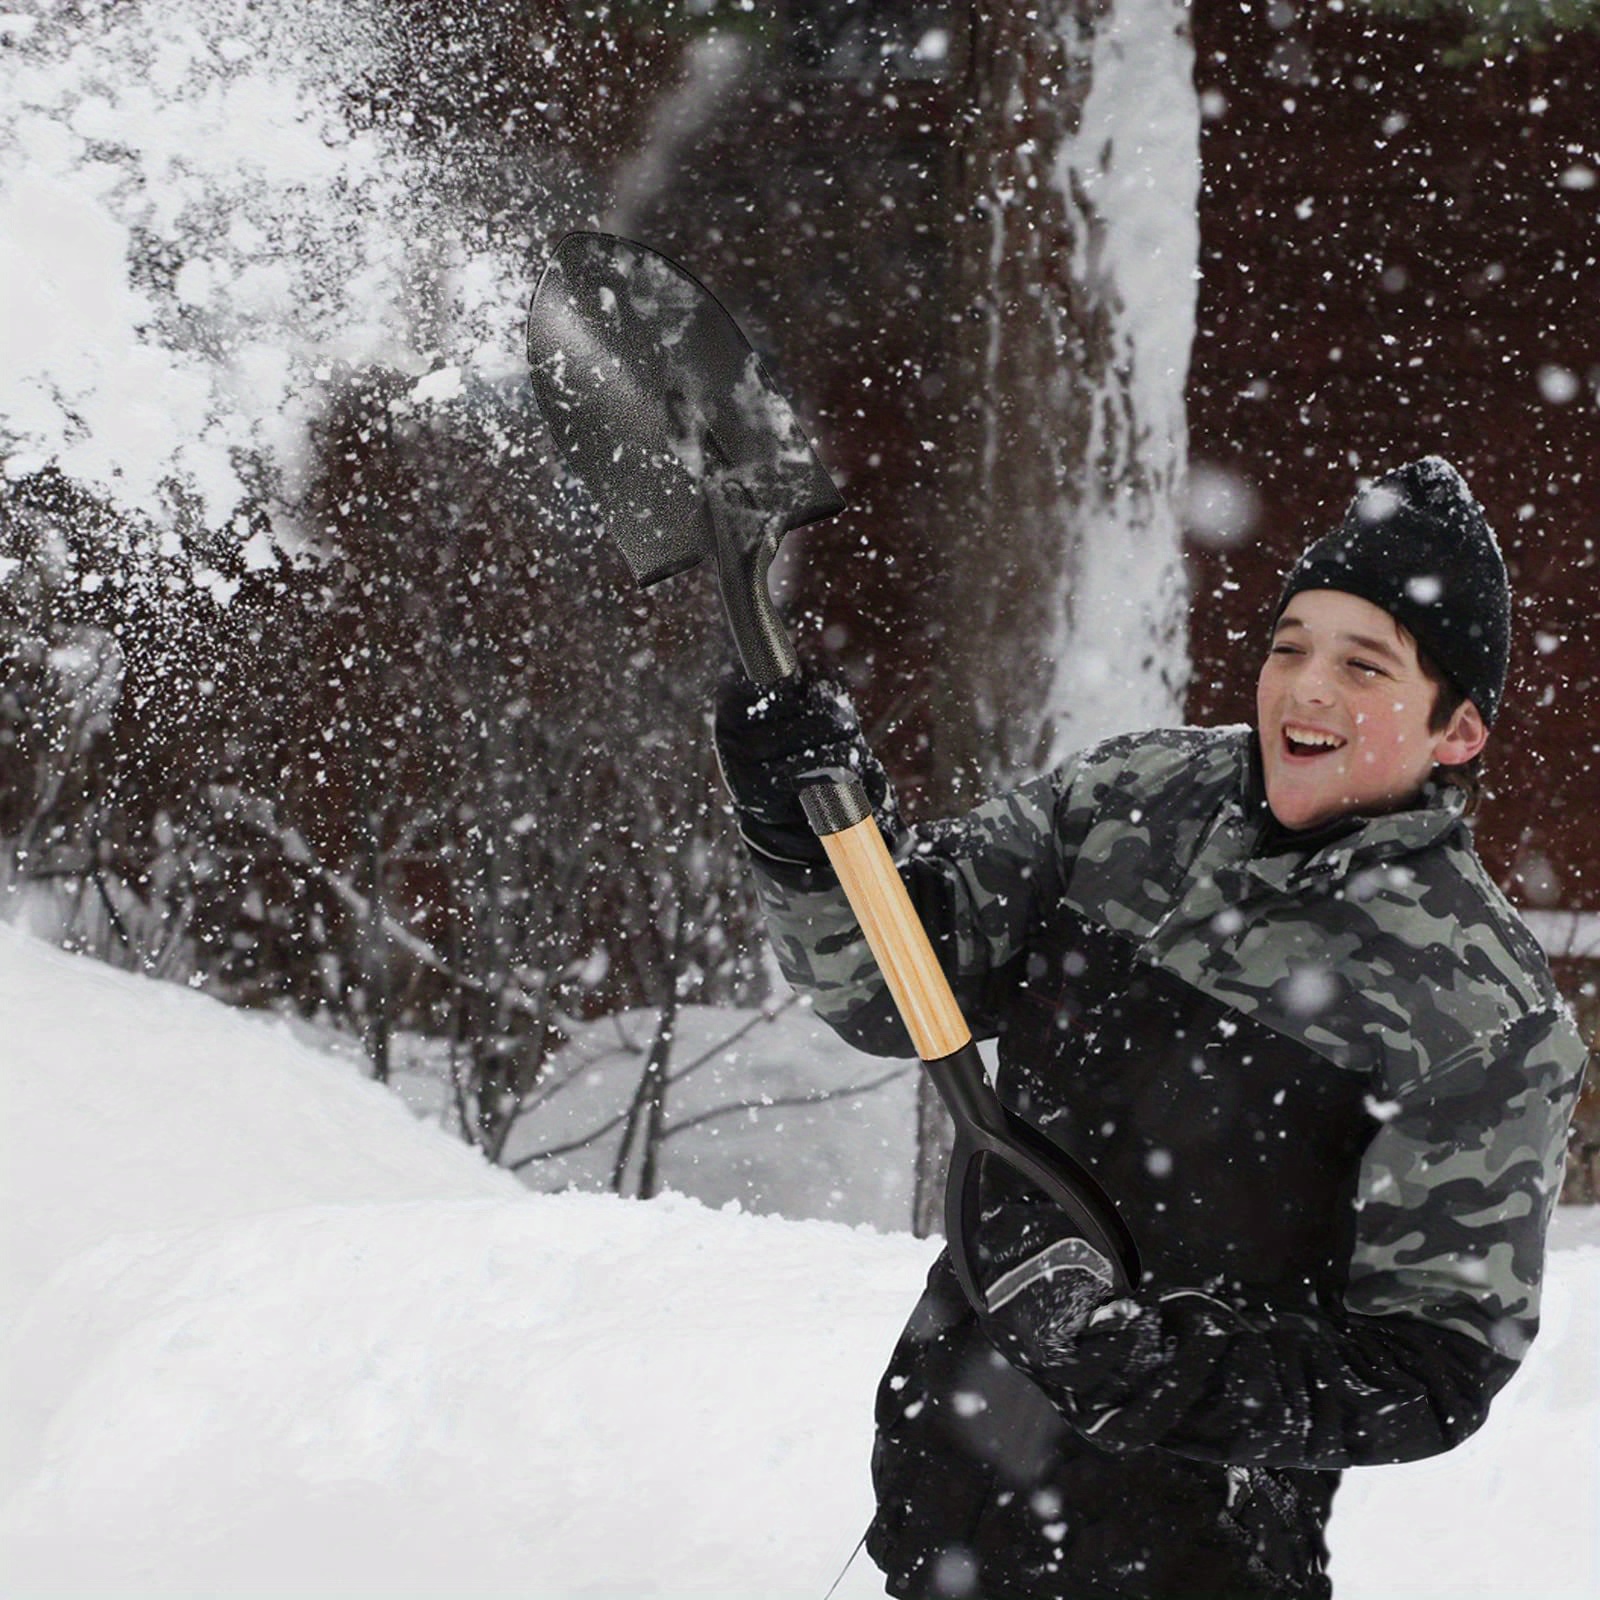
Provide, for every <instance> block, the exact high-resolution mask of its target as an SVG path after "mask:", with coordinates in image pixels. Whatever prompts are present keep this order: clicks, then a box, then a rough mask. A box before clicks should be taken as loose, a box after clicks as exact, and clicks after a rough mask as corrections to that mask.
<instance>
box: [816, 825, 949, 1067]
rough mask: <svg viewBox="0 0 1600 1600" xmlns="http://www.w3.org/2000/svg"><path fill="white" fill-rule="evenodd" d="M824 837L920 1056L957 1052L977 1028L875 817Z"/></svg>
mask: <svg viewBox="0 0 1600 1600" xmlns="http://www.w3.org/2000/svg"><path fill="white" fill-rule="evenodd" d="M820 837H821V839H822V847H823V849H824V850H826V851H827V852H828V860H829V861H830V862H832V863H833V870H834V872H835V873H837V874H838V878H839V883H840V886H841V887H842V888H843V889H844V892H845V897H846V899H848V900H849V902H850V908H851V910H853V911H854V912H855V914H856V920H857V921H858V922H859V923H860V924H861V931H862V933H864V934H865V935H866V939H867V945H868V947H869V948H870V949H871V951H872V953H873V955H874V956H875V957H876V958H877V962H878V966H879V968H880V969H881V970H882V972H883V977H884V982H885V983H887V984H888V985H889V993H890V994H891V995H893V996H894V1003H895V1005H896V1006H897V1007H898V1008H899V1011H900V1016H901V1018H902V1019H903V1020H904V1022H905V1025H906V1028H907V1031H908V1032H909V1033H910V1034H911V1042H912V1044H914V1045H915V1046H916V1048H917V1054H918V1055H919V1056H921V1057H922V1059H923V1060H924V1061H937V1060H939V1059H940V1058H941V1057H944V1056H948V1055H954V1054H955V1052H956V1051H957V1050H959V1049H961V1047H962V1046H963V1045H965V1044H966V1043H968V1042H969V1041H970V1040H971V1038H972V1030H971V1029H970V1028H969V1027H968V1026H967V1023H966V1019H965V1018H964V1017H963V1016H962V1015H961V1008H960V1007H959V1006H958V1005H957V1004H956V997H955V996H954V995H953V994H952V993H951V992H950V984H949V980H948V979H946V977H945V975H944V969H943V968H942V967H941V966H940V965H939V960H938V957H937V956H935V955H934V953H933V946H932V945H931V944H930V943H929V942H928V935H927V933H926V932H925V931H924V929H923V926H922V919H921V918H920V917H918V915H917V912H916V908H915V907H914V906H913V905H912V904H911V896H910V895H908V894H907V893H906V886H905V884H904V883H903V882H902V881H901V879H900V874H899V873H898V872H897V871H896V870H895V865H894V860H893V858H892V857H891V856H890V854H889V848H888V846H887V845H886V844H884V842H883V834H882V833H881V832H880V831H879V828H878V824H877V820H876V819H875V818H873V817H870V816H869V817H867V818H865V819H864V820H863V821H861V822H857V823H855V824H854V825H853V826H851V827H848V828H845V829H844V830H843V831H841V832H839V833H825V834H822V835H821V836H820Z"/></svg>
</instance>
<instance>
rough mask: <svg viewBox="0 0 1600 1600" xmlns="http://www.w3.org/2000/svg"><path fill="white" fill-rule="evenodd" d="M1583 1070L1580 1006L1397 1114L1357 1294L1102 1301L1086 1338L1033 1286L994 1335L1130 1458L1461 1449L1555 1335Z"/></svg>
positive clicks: (1384, 1145)
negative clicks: (1052, 1320)
mask: <svg viewBox="0 0 1600 1600" xmlns="http://www.w3.org/2000/svg"><path fill="white" fill-rule="evenodd" d="M1581 1068H1582V1050H1581V1046H1579V1045H1578V1042H1577V1039H1576V1035H1575V1033H1574V1032H1573V1030H1572V1028H1571V1025H1570V1023H1569V1022H1568V1021H1567V1019H1566V1018H1565V1017H1564V1015H1560V1014H1557V1013H1539V1014H1534V1015H1531V1016H1528V1017H1525V1018H1523V1019H1522V1020H1521V1021H1520V1022H1518V1023H1516V1024H1515V1025H1513V1026H1512V1027H1511V1028H1509V1029H1508V1030H1507V1031H1506V1033H1505V1034H1504V1035H1503V1036H1502V1038H1501V1039H1500V1040H1498V1041H1496V1045H1495V1047H1494V1048H1492V1049H1490V1050H1487V1051H1485V1052H1483V1053H1477V1054H1475V1056H1474V1058H1473V1059H1471V1060H1462V1061H1458V1062H1456V1063H1454V1064H1452V1065H1450V1066H1447V1068H1446V1069H1445V1070H1442V1071H1441V1072H1439V1073H1438V1074H1437V1075H1436V1076H1435V1077H1434V1078H1432V1079H1431V1080H1430V1081H1429V1082H1428V1083H1426V1084H1424V1085H1422V1086H1420V1087H1419V1088H1417V1089H1416V1090H1414V1091H1413V1092H1412V1093H1411V1094H1409V1095H1408V1096H1407V1097H1406V1098H1405V1099H1404V1100H1403V1101H1402V1102H1400V1103H1398V1104H1397V1105H1395V1106H1394V1107H1393V1108H1392V1111H1393V1115H1392V1116H1391V1117H1390V1119H1389V1120H1388V1121H1387V1122H1385V1123H1384V1124H1383V1125H1382V1126H1381V1127H1380V1129H1379V1131H1378V1133H1377V1134H1376V1136H1375V1137H1374V1139H1373V1142H1372V1144H1371V1146H1370V1148H1369V1150H1368V1152H1367V1154H1366V1157H1365V1159H1364V1161H1363V1165H1362V1172H1361V1186H1360V1194H1359V1198H1358V1200H1357V1205H1358V1207H1359V1213H1358V1218H1357V1230H1358V1238H1357V1244H1356V1248H1355V1252H1354V1258H1353V1261H1352V1264H1351V1270H1350V1276H1349V1283H1348V1287H1347V1289H1346V1292H1345V1295H1344V1298H1343V1304H1342V1305H1337V1306H1329V1307H1326V1308H1323V1309H1321V1310H1299V1309H1295V1310H1288V1309H1283V1308H1278V1307H1274V1306H1272V1305H1267V1304H1260V1303H1256V1304H1252V1303H1249V1302H1242V1301H1240V1300H1239V1299H1237V1298H1233V1297H1226V1296H1224V1295H1223V1294H1221V1293H1213V1292H1209V1291H1207V1290H1205V1289H1203V1288H1200V1287H1198V1286H1197V1287H1196V1288H1195V1289H1193V1290H1190V1291H1184V1292H1179V1293H1174V1294H1168V1295H1165V1296H1163V1297H1162V1298H1161V1299H1160V1300H1159V1301H1155V1302H1140V1301H1137V1300H1123V1301H1115V1302H1111V1303H1110V1304H1101V1305H1100V1306H1099V1308H1098V1309H1097V1310H1094V1311H1093V1313H1092V1315H1089V1316H1087V1317H1086V1318H1085V1317H1083V1316H1081V1315H1080V1318H1079V1328H1078V1330H1077V1331H1074V1330H1072V1329H1065V1330H1063V1329H1061V1328H1059V1327H1057V1328H1054V1329H1053V1328H1052V1327H1051V1326H1050V1325H1049V1316H1048V1312H1047V1311H1046V1312H1044V1313H1043V1314H1041V1306H1042V1303H1043V1302H1042V1300H1041V1299H1040V1298H1039V1297H1035V1298H1034V1299H1033V1300H1031V1301H1030V1300H1029V1299H1028V1298H1027V1297H1019V1298H1018V1299H1014V1300H1012V1301H1010V1302H1009V1303H1007V1304H1006V1305H1005V1306H1004V1307H1003V1308H1002V1309H1001V1310H1000V1311H999V1312H998V1313H991V1314H990V1315H989V1316H987V1317H986V1318H985V1325H986V1327H987V1329H988V1332H989V1334H990V1336H991V1338H992V1339H994V1341H995V1343H996V1344H997V1345H998V1346H999V1347H1000V1348H1001V1349H1002V1350H1004V1351H1005V1353H1006V1354H1007V1355H1008V1356H1009V1357H1010V1358H1011V1359H1012V1361H1013V1362H1014V1363H1015V1364H1017V1365H1018V1366H1021V1367H1022V1368H1024V1370H1026V1371H1028V1372H1029V1373H1031V1374H1032V1375H1033V1376H1034V1377H1035V1379H1036V1380H1037V1381H1038V1382H1039V1383H1040V1385H1041V1386H1042V1387H1043V1388H1045V1389H1046V1391H1047V1392H1049V1393H1050V1394H1051V1395H1052V1396H1053V1397H1054V1398H1055V1399H1056V1401H1057V1403H1058V1404H1059V1405H1060V1407H1061V1409H1062V1410H1063V1412H1064V1413H1065V1414H1066V1415H1067V1416H1068V1417H1069V1419H1071V1420H1072V1421H1073V1422H1074V1423H1075V1425H1076V1426H1077V1427H1078V1428H1079V1429H1080V1430H1081V1431H1082V1432H1083V1433H1085V1434H1086V1435H1088V1436H1089V1437H1091V1438H1094V1439H1095V1440H1097V1441H1098V1442H1100V1443H1102V1444H1104V1445H1106V1446H1108V1447H1110V1448H1113V1449H1132V1448H1139V1447H1143V1446H1148V1445H1156V1446H1160V1447H1162V1448H1164V1449H1168V1450H1171V1451H1174V1452H1175V1453H1177V1454H1180V1455H1188V1456H1193V1457H1197V1458H1199V1459H1203V1460H1212V1461H1225V1462H1229V1463H1234V1464H1238V1465H1263V1466H1275V1467H1289V1468H1341V1467H1349V1466H1367V1465H1375V1464H1380V1463H1387V1462H1395V1461H1409V1460H1415V1459H1418V1458H1420V1457H1423V1456H1428V1455H1433V1454H1437V1453H1438V1452H1440V1451H1443V1450H1448V1449H1450V1448H1451V1447H1452V1446H1454V1445H1455V1444H1457V1443H1459V1442H1460V1441H1461V1440H1462V1439H1464V1438H1465V1437H1466V1436H1467V1435H1468V1434H1470V1433H1471V1432H1473V1431H1474V1429H1476V1428H1477V1427H1478V1426H1479V1424H1480V1423H1481V1422H1482V1421H1483V1419H1484V1417H1485V1416H1486V1414H1487V1412H1488V1407H1489V1402H1490V1401H1491V1400H1492V1399H1493V1397H1494V1395H1495V1393H1496V1392H1497V1391H1498V1390H1499V1389H1500V1387H1501V1386H1502V1385H1503V1384H1504V1383H1505V1381H1506V1380H1507V1379H1508V1378H1509V1377H1510V1376H1511V1374H1512V1372H1514V1371H1515V1369H1516V1366H1517V1363H1518V1361H1519V1359H1520V1358H1521V1356H1522V1354H1523V1352H1524V1351H1525V1350H1526V1348H1527V1345H1528V1343H1529V1342H1530V1341H1531V1339H1532V1338H1533V1335H1534V1332H1535V1331H1536V1329H1537V1326H1538V1302H1539V1284H1540V1278H1541V1273H1542V1267H1543V1256H1544V1236H1545V1229H1546V1225H1547V1222H1548V1219H1549V1214H1550V1209H1551V1207H1552V1205H1553V1203H1554V1199H1555V1194H1556V1191H1557V1189H1558V1187H1559V1184H1560V1180H1561V1166H1562V1152H1563V1148H1564V1145H1565V1138H1566V1127H1567V1121H1568V1118H1569V1116H1570V1113H1571V1107H1572V1102H1573V1099H1574V1098H1575V1096H1576V1092H1577V1079H1578V1077H1579V1075H1580V1074H1581ZM1058 1298H1060V1297H1059V1294H1058ZM1104 1298H1105V1297H1104V1296H1101V1299H1102V1300H1104Z"/></svg>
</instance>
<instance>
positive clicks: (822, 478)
mask: <svg viewBox="0 0 1600 1600" xmlns="http://www.w3.org/2000/svg"><path fill="white" fill-rule="evenodd" d="M528 363H529V366H530V368H531V372H532V380H533V389H534V394H535V397H536V399H537V401H538V405H539V410H540V413H541V414H542V415H543V417H544V420H545V424H546V426H547V427H548V428H549V429H550V434H551V438H552V440H553V441H554V443H555V447H556V449H557V451H558V452H559V453H560V455H561V458H562V460H563V461H564V462H565V463H566V466H567V468H568V470H569V471H570V472H571V473H572V474H573V475H574V476H575V477H576V478H578V479H579V481H580V482H581V483H582V484H583V485H584V487H585V488H586V489H587V490H588V491H589V493H590V495H591V496H592V497H593V498H594V500H595V502H596V504H597V505H598V507H599V509H600V513H601V515H602V516H603V517H604V519H605V522H606V526H607V528H608V530H609V532H610V533H611V535H612V537H613V538H614V539H615V540H616V542H617V544H618V545H619V546H620V547H621V550H622V554H623V557H624V559H625V560H626V561H627V563H628V566H629V569H630V570H631V571H632V573H633V576H634V579H635V581H636V582H638V583H639V584H640V585H641V587H642V586H645V585H648V584H652V583H658V582H660V581H661V579H663V578H670V577H671V576H672V575H673V574H674V573H678V572H684V571H686V570H687V569H688V568H690V567H693V566H697V565H698V564H699V563H700V562H701V560H703V559H704V558H705V557H706V556H708V555H711V554H712V553H713V551H714V548H715V540H714V534H713V529H712V523H711V517H710V513H709V511H708V509H707V504H706V499H707V490H708V487H710V486H712V485H713V484H717V483H720V484H721V485H723V486H727V485H728V484H729V483H730V481H731V482H732V483H736V484H737V485H738V486H739V487H740V489H741V490H742V495H741V499H744V500H746V503H748V504H749V505H751V506H753V507H754V509H755V510H757V511H758V512H760V513H761V514H762V517H763V520H765V521H766V522H767V523H768V525H769V526H770V527H772V528H774V529H775V530H776V532H777V533H779V534H781V533H785V532H787V531H788V530H789V529H791V528H798V527H802V526H804V525H805V524H806V523H808V522H815V521H816V520H817V519H818V518H819V517H827V516H833V515H834V514H835V513H837V512H839V511H841V510H843V509H844V501H843V499H842V498H841V496H840V494H839V491H838V489H837V488H835V486H834V483H833V480H832V478H830V477H829V476H828V473H827V471H826V470H825V469H824V467H823V466H822V463H821V462H820V461H818V459H817V456H816V453H815V452H814V451H813V449H812V448H811V443H810V441H809V440H808V439H807V438H806V436H805V434H804V432H803V431H802V430H801V428H800V424H799V423H798V422H797V421H796V420H795V416H794V413H793V411H791V410H790V408H789V405H788V403H787V401H785V400H784V398H783V396H782V395H780V394H779V393H778V391H777V390H776V389H775V388H774V387H773V384H772V380H771V379H770V378H769V377H768V376H767V373H766V370H765V369H764V368H763V367H762V365H761V362H760V359H759V358H758V357H757V355H756V353H755V351H754V350H753V349H752V348H751V346H750V342H749V341H748V340H747V339H746V338H745V336H744V334H743V333H741V332H740V331H739V327H738V325H737V324H736V323H735V322H734V320H733V318H732V317H731V316H729V315H728V313H727V311H726V310H725V309H724V308H723V307H722V305H721V304H720V303H719V302H718V301H717V299H716V297H715V296H714V295H713V294H712V293H711V292H710V290H708V289H707V288H706V287H705V286H704V285H703V284H701V283H699V282H698V281H697V280H696V279H695V278H693V277H691V276H690V274H689V273H687V272H685V271H684V269H683V268H682V267H680V266H679V265H678V264H677V263H676V262H674V261H670V260H668V259H667V257H666V256H663V255H661V254H659V253H658V252H657V251H654V250H650V249H647V248H646V247H645V246H644V245H639V244H634V243H632V242H631V241H629V240H627V239H619V238H616V237H615V236H613V235H611V234H604V233H570V234H568V235H567V236H566V237H565V238H564V239H562V240H561V242H560V243H559V244H558V245H557V246H556V248H555V251H554V253H553V254H552V256H551V258H550V261H549V262H548V264H547V265H546V267H545V270H544V273H543V275H542V276H541V278H540V280H539V285H538V288H537V289H536V290H535V291H534V296H533V305H532V308H531V310H530V312H529V315H528Z"/></svg>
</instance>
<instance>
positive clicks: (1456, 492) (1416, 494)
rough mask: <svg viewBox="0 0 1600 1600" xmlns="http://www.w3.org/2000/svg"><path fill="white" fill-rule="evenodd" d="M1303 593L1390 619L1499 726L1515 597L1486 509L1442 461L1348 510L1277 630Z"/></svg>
mask: <svg viewBox="0 0 1600 1600" xmlns="http://www.w3.org/2000/svg"><path fill="white" fill-rule="evenodd" d="M1305 589H1338V590H1341V591H1342V592H1344V593H1345V594H1353V595H1358V596H1359V597H1360V598H1361V599H1363V600H1368V601H1370V602H1371V603H1372V604H1373V605H1375V606H1379V607H1381V608H1382V609H1383V610H1385V611H1387V612H1388V613H1389V615H1390V616H1392V617H1393V618H1394V619H1395V621H1396V622H1398V623H1400V624H1401V626H1402V627H1404V628H1405V629H1406V630H1407V631H1408V632H1409V633H1410V634H1411V635H1412V637H1413V638H1414V639H1415V640H1416V641H1417V645H1418V647H1419V648H1420V649H1421V650H1422V651H1423V653H1424V654H1425V655H1426V656H1427V657H1428V659H1429V660H1430V661H1431V662H1432V663H1433V665H1434V666H1435V667H1437V668H1438V669H1439V671H1440V672H1442V673H1443V674H1444V675H1445V677H1447V678H1448V679H1449V680H1450V682H1451V683H1452V684H1454V685H1455V687H1456V688H1457V689H1459V690H1460V691H1461V692H1462V693H1463V694H1465V695H1466V696H1467V697H1468V698H1469V699H1470V700H1471V701H1472V702H1473V704H1474V705H1476V706H1477V708H1478V710H1479V712H1480V713H1481V714H1482V716H1483V720H1484V721H1485V722H1486V723H1490V722H1493V721H1494V718H1495V713H1496V712H1497V711H1498V710H1499V709H1500V697H1501V695H1502V694H1503V693H1504V691H1505V683H1506V664H1507V660H1508V658H1509V656H1510V652H1511V590H1510V587H1509V585H1508V584H1507V582H1506V566H1505V562H1504V561H1503V560H1502V559H1501V556H1500V546H1499V545H1498V543H1497V542H1496V541H1495V536H1494V534H1493V532H1492V531H1491V529H1490V527H1489V524H1488V522H1487V521H1486V520H1485V518H1484V515H1483V507H1482V506H1480V505H1479V504H1478V502H1477V501H1476V500H1474V499H1473V498H1472V491H1471V490H1470V489H1468V488H1467V485H1466V482H1465V480H1464V479H1463V478H1462V476H1461V474H1460V473H1459V472H1457V471H1456V469H1455V468H1454V467H1452V466H1451V465H1450V463H1449V462H1448V461H1446V460H1444V458H1443V457H1442V456H1426V457H1424V458H1423V459H1422V460H1421V461H1413V462H1412V463H1411V464H1410V465H1409V466H1404V467H1400V468H1397V469H1396V470H1395V471H1394V472H1391V473H1388V474H1386V475H1385V476H1384V477H1382V478H1379V479H1378V481H1377V482H1376V483H1374V484H1373V485H1372V486H1371V487H1370V488H1367V489H1363V490H1362V491H1361V493H1360V494H1358V495H1357V496H1356V497H1355V499H1354V500H1352V501H1351V502H1350V509H1349V510H1348V511H1347V512H1345V516H1344V521H1343V522H1342V523H1340V525H1339V526H1338V527H1337V528H1336V529H1335V530H1334V531H1333V532H1332V533H1330V534H1328V535H1326V536H1325V537H1324V538H1321V539H1318V540H1317V541H1316V542H1315V543H1314V544H1312V545H1310V546H1309V547H1308V548H1307V549H1306V551H1305V552H1304V553H1303V554H1302V555H1301V557H1300V559H1299V560H1298V561H1297V562H1295V564H1294V566H1293V567H1292V568H1291V569H1290V572H1289V576H1288V578H1287V579H1286V580H1285V582H1284V586H1283V593H1282V595H1280V596H1279V599H1278V609H1277V610H1276V611H1275V612H1273V625H1274V626H1276V625H1277V620H1278V618H1279V617H1280V616H1282V615H1283V608H1284V607H1285V606H1286V605H1288V603H1289V602H1290V600H1292V599H1293V598H1294V596H1295V595H1297V594H1299V593H1301V591H1302V590H1305Z"/></svg>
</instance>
